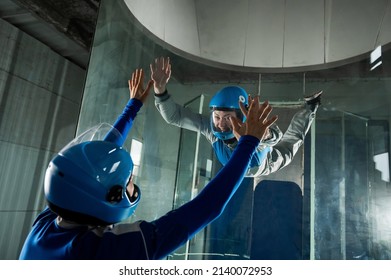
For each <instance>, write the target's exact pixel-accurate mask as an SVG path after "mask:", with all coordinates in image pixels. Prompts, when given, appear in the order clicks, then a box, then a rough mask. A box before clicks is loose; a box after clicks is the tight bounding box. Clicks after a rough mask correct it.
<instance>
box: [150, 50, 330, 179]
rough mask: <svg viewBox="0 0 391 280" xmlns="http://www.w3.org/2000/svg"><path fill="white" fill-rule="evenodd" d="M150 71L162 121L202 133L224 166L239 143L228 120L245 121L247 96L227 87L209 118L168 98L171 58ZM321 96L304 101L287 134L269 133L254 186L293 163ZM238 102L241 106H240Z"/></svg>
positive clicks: (274, 129)
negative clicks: (242, 108)
mask: <svg viewBox="0 0 391 280" xmlns="http://www.w3.org/2000/svg"><path fill="white" fill-rule="evenodd" d="M150 68H151V78H152V80H153V81H154V91H155V106H156V108H157V110H158V111H159V113H160V114H161V116H162V117H163V119H164V120H165V121H166V122H167V123H168V124H171V125H175V126H178V127H181V128H184V129H188V130H191V131H196V132H200V133H201V134H202V135H204V136H205V138H206V139H207V140H208V142H209V143H210V144H211V145H212V147H213V150H214V152H215V154H216V157H217V158H218V160H219V161H220V163H221V164H222V165H225V164H226V163H227V161H228V160H229V159H230V157H231V155H232V153H233V151H234V150H235V148H236V146H237V143H238V139H237V137H236V136H235V135H234V133H233V131H232V125H231V123H230V121H229V118H230V117H232V116H235V117H238V118H240V119H241V118H243V116H242V114H241V109H240V106H239V104H242V105H244V106H247V105H248V103H247V102H248V97H249V95H248V94H247V92H246V91H245V90H244V89H243V88H241V87H239V86H226V87H224V88H222V89H221V90H219V91H218V92H216V93H215V94H214V95H213V97H212V99H211V100H210V103H209V108H210V111H211V116H210V118H209V117H207V116H203V115H202V114H199V113H198V112H193V111H191V110H189V109H188V108H185V107H183V106H181V105H179V104H177V103H176V102H175V101H174V99H173V97H172V96H171V95H170V94H169V92H168V90H167V83H168V81H169V80H170V78H171V62H170V59H169V58H168V57H167V58H164V57H160V58H156V59H155V61H154V62H153V63H151V65H150ZM321 95H322V91H318V92H315V93H313V94H311V95H309V96H306V97H304V101H305V102H303V108H302V109H301V110H299V111H298V112H297V113H296V114H295V115H294V116H293V118H292V119H291V122H290V124H289V127H288V129H287V130H286V131H285V133H282V131H281V130H280V129H279V127H278V126H277V125H276V124H273V125H272V126H271V127H270V128H269V129H268V131H267V136H266V137H265V139H263V140H262V141H261V143H260V145H259V147H258V149H257V152H256V153H255V155H254V157H253V159H252V161H251V164H250V166H249V169H248V172H247V174H246V176H248V177H254V178H255V179H256V180H254V183H255V185H256V184H257V183H258V182H259V181H260V180H261V179H262V177H263V176H266V175H269V174H271V173H274V172H277V171H278V170H281V169H282V168H284V167H285V166H287V165H289V164H290V163H291V162H292V160H293V157H294V156H295V155H296V153H297V151H298V150H299V148H300V147H301V145H303V143H304V139H305V136H306V134H307V133H308V131H309V129H310V127H311V124H312V122H313V121H314V119H315V116H316V112H317V109H318V107H319V105H320V100H321ZM238 100H241V101H242V102H241V103H238ZM243 120H244V119H243Z"/></svg>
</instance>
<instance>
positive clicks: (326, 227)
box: [78, 0, 391, 260]
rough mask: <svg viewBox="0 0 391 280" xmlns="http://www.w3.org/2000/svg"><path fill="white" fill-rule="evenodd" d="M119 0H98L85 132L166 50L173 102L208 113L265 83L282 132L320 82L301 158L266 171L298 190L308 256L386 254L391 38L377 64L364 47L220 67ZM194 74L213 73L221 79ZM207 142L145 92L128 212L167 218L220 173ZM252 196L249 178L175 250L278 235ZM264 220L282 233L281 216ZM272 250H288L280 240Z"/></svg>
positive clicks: (248, 252)
mask: <svg viewBox="0 0 391 280" xmlns="http://www.w3.org/2000/svg"><path fill="white" fill-rule="evenodd" d="M121 2H122V1H106V0H103V1H102V3H101V8H100V14H99V20H98V24H97V29H96V34H95V39H94V45H93V49H92V56H91V60H90V65H89V69H88V76H87V81H86V86H85V93H84V99H83V104H82V108H81V115H80V121H79V130H78V131H79V133H81V132H82V131H84V130H85V129H87V128H89V127H91V126H93V125H95V124H97V123H101V122H108V123H113V122H114V121H115V120H116V118H117V116H118V115H119V114H120V113H121V111H122V109H123V107H124V106H125V104H126V102H127V101H128V98H129V91H128V86H127V80H128V79H129V77H130V74H131V72H132V71H133V70H134V69H136V68H138V67H142V68H143V69H145V70H146V72H147V74H146V76H147V78H148V76H149V64H150V63H151V62H152V61H153V60H154V58H155V57H159V56H170V58H171V61H172V67H173V75H172V78H171V80H170V82H169V85H168V90H169V93H170V94H171V95H172V97H173V98H174V100H175V101H176V102H177V103H179V104H180V105H183V106H186V107H188V108H189V109H191V110H194V111H198V112H201V113H202V114H208V113H209V111H208V106H207V105H208V103H209V100H210V98H211V96H212V95H213V94H214V93H215V92H216V91H217V90H219V89H221V88H222V87H224V86H226V85H229V84H239V85H241V86H242V87H244V88H245V89H246V90H247V91H248V92H249V93H258V92H259V91H260V93H261V98H262V99H267V100H269V101H270V102H271V103H272V104H273V106H274V108H275V110H274V112H275V113H278V114H280V119H279V125H280V126H281V128H282V129H283V130H284V129H285V128H286V126H287V124H288V123H289V117H286V116H291V114H293V112H295V111H296V110H297V109H298V107H299V106H301V104H302V103H303V102H302V101H303V96H304V95H306V94H309V93H311V92H312V91H314V90H317V89H322V90H323V91H324V94H323V98H322V105H321V107H320V109H319V110H318V113H317V117H316V120H315V122H314V123H313V125H312V128H311V131H310V132H309V133H308V135H307V137H306V141H305V144H304V146H303V147H302V148H301V149H300V151H299V153H298V154H297V156H296V158H295V163H293V164H291V165H289V166H288V167H286V168H284V169H283V170H280V171H278V172H276V173H275V174H272V175H270V176H268V177H265V178H264V179H265V180H278V181H284V182H295V183H297V184H298V185H299V187H300V189H301V191H302V209H301V211H302V219H301V221H300V223H301V224H300V226H301V228H302V232H301V244H300V248H299V252H300V255H301V258H303V259H337V260H340V259H391V243H390V240H391V221H390V213H391V209H390V207H391V195H390V194H391V186H390V174H389V170H390V167H389V163H390V157H389V150H390V141H389V138H390V135H389V129H390V124H389V123H390V111H391V110H390V102H391V79H390V72H391V69H390V68H391V66H390V64H391V63H390V60H391V58H390V57H391V54H390V50H389V49H390V46H383V49H382V52H381V57H380V58H379V59H378V60H377V61H379V60H381V61H382V64H381V65H380V66H378V67H375V68H374V66H375V64H371V63H370V59H369V55H370V54H368V57H365V58H363V59H362V60H357V61H355V62H353V63H350V64H348V65H343V66H340V67H335V68H332V69H326V70H317V71H306V72H305V73H303V72H294V73H286V74H271V73H253V72H251V73H250V72H249V73H245V72H235V71H225V70H222V69H218V68H213V67H210V66H205V65H201V64H198V63H195V62H194V61H190V60H187V59H185V58H183V57H181V56H178V55H177V54H174V53H171V52H170V51H169V50H167V49H165V48H164V47H162V46H160V45H159V44H158V42H155V41H154V40H153V39H151V38H150V37H149V36H148V35H146V34H147V33H143V29H142V28H139V25H138V24H137V23H134V22H133V21H132V17H131V15H130V12H129V11H128V9H127V7H126V6H124V4H123V3H121ZM371 68H373V69H371ZM182 69H184V70H185V69H197V71H198V72H194V73H195V75H196V78H197V79H195V77H194V76H193V77H190V76H184V74H183V73H190V72H189V71H181V70H182ZM197 73H199V74H200V73H210V74H211V75H212V73H213V74H214V75H213V77H214V79H211V78H210V77H211V76H210V77H208V78H202V76H206V75H202V76H201V75H199V76H197ZM215 74H216V75H215ZM244 74H247V75H244ZM219 77H220V78H219ZM241 77H246V78H241ZM284 116H285V118H284ZM284 119H285V120H284ZM205 141H206V140H205V139H204V138H203V136H202V135H197V133H195V132H190V131H185V130H181V129H179V128H177V127H174V126H171V125H169V124H167V123H165V122H164V120H163V119H162V118H161V116H160V115H159V113H158V112H157V110H156V108H155V106H154V102H153V96H152V94H151V96H149V98H148V101H147V102H146V104H145V105H144V106H143V108H142V109H141V111H140V112H139V113H138V116H137V118H136V121H135V123H134V126H133V128H132V131H131V133H130V134H129V136H128V138H127V141H126V144H125V147H126V148H127V149H128V150H129V151H130V152H131V153H132V156H133V158H134V159H135V158H139V162H138V161H137V168H136V169H135V182H136V184H138V185H139V186H140V187H141V189H142V201H141V203H140V206H139V208H138V209H137V211H136V213H135V215H134V216H133V217H132V218H131V219H130V221H133V220H137V219H145V220H152V219H154V218H157V217H159V216H161V215H164V214H165V213H166V212H167V211H169V210H171V209H173V208H176V207H178V206H180V205H182V204H183V203H185V202H186V201H188V200H189V199H191V198H192V197H194V195H196V194H197V193H198V192H199V191H200V190H201V189H202V188H203V187H204V186H205V184H207V182H208V181H209V180H211V178H213V177H214V176H215V174H216V172H217V171H218V170H219V169H220V168H221V166H220V165H219V163H218V162H217V160H216V159H215V157H214V154H213V151H212V150H211V148H210V146H209V144H208V143H206V142H205ZM297 168H299V170H297ZM254 193H255V192H252V181H251V179H246V180H245V181H244V183H243V185H242V186H241V187H240V188H239V191H238V193H237V194H235V198H234V200H233V201H231V203H230V204H229V205H228V206H227V208H226V209H225V212H224V213H223V215H222V217H220V218H219V219H217V220H216V221H214V222H213V223H212V224H211V225H210V226H208V227H207V228H206V229H205V230H203V231H202V232H200V233H199V234H197V235H196V236H195V237H194V238H193V239H192V240H191V241H190V242H188V243H187V244H185V245H184V246H183V247H181V248H179V249H178V250H177V251H176V252H174V253H173V254H172V255H170V256H169V259H252V258H255V257H254V256H252V252H253V251H254V248H255V247H260V246H265V245H266V244H269V245H270V244H273V243H272V242H270V239H268V238H270V236H272V237H273V232H264V234H263V235H262V237H261V236H259V234H258V232H257V231H256V230H255V226H256V225H259V224H260V221H263V220H256V219H257V217H258V216H259V215H258V216H257V213H255V211H254V209H257V208H256V207H258V205H253V204H252V203H253V201H255V200H254ZM271 204H273V201H271ZM275 205H278V204H275ZM276 210H278V209H276ZM254 219H255V220H254ZM265 228H266V229H267V228H272V229H273V230H274V231H275V232H274V233H280V232H282V231H284V230H285V229H282V228H280V229H279V227H278V225H276V224H267V225H265ZM274 235H275V234H274ZM268 236H269V237H268ZM254 240H259V241H262V242H260V243H254ZM271 250H272V251H273V252H279V251H284V248H282V247H281V246H280V247H278V244H277V245H275V247H274V248H272V249H271ZM264 258H267V256H265V255H264Z"/></svg>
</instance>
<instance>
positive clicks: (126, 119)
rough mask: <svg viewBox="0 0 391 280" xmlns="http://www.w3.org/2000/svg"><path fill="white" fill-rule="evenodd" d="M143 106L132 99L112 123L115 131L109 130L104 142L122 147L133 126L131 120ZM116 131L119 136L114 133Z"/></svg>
mask: <svg viewBox="0 0 391 280" xmlns="http://www.w3.org/2000/svg"><path fill="white" fill-rule="evenodd" d="M142 106H143V103H142V102H141V101H140V100H138V99H135V98H132V99H130V100H129V101H128V103H127V104H126V106H125V108H124V110H123V111H122V114H121V115H119V117H118V118H117V120H116V121H115V123H114V125H113V126H114V128H115V129H116V130H111V131H109V133H107V135H106V136H105V138H104V141H109V142H113V143H116V144H117V145H118V146H122V145H123V144H124V142H125V140H126V137H127V136H128V133H129V131H130V129H131V128H132V125H133V120H134V119H135V118H136V115H137V112H138V111H139V110H140V108H141V107H142ZM116 131H118V132H119V133H120V134H121V135H118V134H117V133H115V132H116Z"/></svg>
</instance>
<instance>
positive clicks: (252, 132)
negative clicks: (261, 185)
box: [154, 98, 277, 258]
mask: <svg viewBox="0 0 391 280" xmlns="http://www.w3.org/2000/svg"><path fill="white" fill-rule="evenodd" d="M250 104H251V105H250V108H249V111H248V114H247V120H246V123H245V124H243V127H244V131H245V132H244V135H243V136H242V137H241V138H240V140H239V143H238V146H237V147H236V149H235V151H234V153H233V154H232V157H231V159H230V160H229V161H228V163H227V164H226V165H225V166H224V167H223V168H222V169H221V170H220V171H219V173H218V174H217V175H216V177H214V178H213V179H212V180H211V181H210V182H209V184H207V185H206V186H205V188H204V189H203V190H202V191H201V192H200V193H199V194H198V195H197V196H196V197H195V198H194V199H193V200H192V201H190V202H188V203H186V204H185V205H183V206H181V207H180V208H178V209H177V210H173V211H171V212H169V213H168V214H167V215H165V216H163V217H162V218H160V219H158V220H156V221H155V222H154V223H155V225H156V234H157V242H156V247H157V248H156V251H155V254H156V255H155V257H156V258H163V257H164V256H166V255H167V254H169V253H170V252H172V251H173V250H175V249H176V248H178V247H179V246H181V245H182V244H184V243H185V242H186V241H187V240H189V239H190V238H192V236H194V234H196V233H197V232H198V231H200V230H201V229H203V228H204V227H205V226H207V225H208V224H209V223H211V222H212V221H213V220H214V219H216V218H217V217H219V216H220V214H221V213H222V212H223V210H224V208H225V206H226V205H227V203H228V202H229V200H230V199H231V197H232V196H233V195H234V193H235V192H236V190H237V189H238V187H239V185H240V184H241V182H242V180H243V177H244V175H245V174H246V171H247V168H248V166H249V163H250V160H251V157H252V155H253V153H254V151H255V150H256V148H257V146H258V144H259V141H260V140H261V139H262V138H263V137H264V135H265V133H266V130H267V129H268V127H269V126H270V125H271V124H273V123H274V122H275V121H276V120H277V117H276V116H274V117H273V118H270V119H269V118H268V116H269V114H270V112H271V107H270V106H269V105H268V104H267V103H266V104H265V103H264V104H262V105H261V104H259V101H258V99H257V98H256V99H254V101H253V102H251V103H250ZM236 122H237V120H233V123H234V124H236ZM234 129H235V126H234Z"/></svg>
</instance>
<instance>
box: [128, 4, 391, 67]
mask: <svg viewBox="0 0 391 280" xmlns="http://www.w3.org/2000/svg"><path fill="white" fill-rule="evenodd" d="M125 2H126V4H127V6H128V8H129V10H130V11H131V12H132V14H133V15H134V16H135V18H136V19H137V20H138V21H139V22H140V23H141V24H142V25H143V26H144V27H146V28H147V29H148V30H149V31H150V32H151V33H152V34H154V35H155V36H156V38H157V39H158V40H160V41H161V42H162V43H163V44H165V46H166V47H167V48H171V49H172V50H174V51H177V52H181V54H182V55H183V56H185V57H189V58H193V59H194V58H198V59H199V61H201V62H205V63H209V64H212V65H213V63H214V64H215V65H218V66H220V67H225V68H227V69H229V68H230V67H231V68H232V69H234V67H235V66H238V67H247V68H255V69H258V70H259V71H263V72H265V71H269V72H292V71H298V70H300V71H305V70H314V69H326V68H329V67H330V66H335V65H342V64H346V63H347V62H350V61H352V60H354V59H355V58H357V57H361V56H362V55H364V54H368V53H369V52H371V51H373V50H374V49H375V48H376V47H377V46H379V45H383V46H384V45H387V44H389V43H390V42H391V28H390V26H391V1H390V0H375V1H368V0H343V1H341V0H295V1H286V0H213V1H210V0H165V1H156V0H125ZM167 15H169V16H167Z"/></svg>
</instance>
